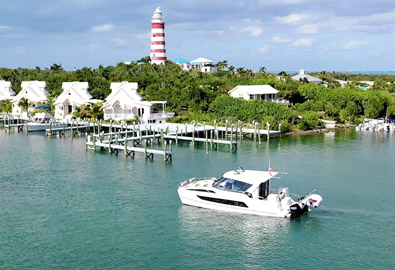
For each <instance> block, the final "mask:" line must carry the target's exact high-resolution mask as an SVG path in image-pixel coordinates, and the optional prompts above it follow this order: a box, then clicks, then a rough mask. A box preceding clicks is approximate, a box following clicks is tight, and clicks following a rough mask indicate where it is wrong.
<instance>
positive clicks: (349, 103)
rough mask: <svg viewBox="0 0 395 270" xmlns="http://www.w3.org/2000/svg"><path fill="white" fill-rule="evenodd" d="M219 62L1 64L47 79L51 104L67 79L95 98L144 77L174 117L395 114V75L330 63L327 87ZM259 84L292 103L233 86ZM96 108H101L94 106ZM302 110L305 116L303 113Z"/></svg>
mask: <svg viewBox="0 0 395 270" xmlns="http://www.w3.org/2000/svg"><path fill="white" fill-rule="evenodd" d="M140 62H144V63H145V64H141V63H140ZM218 68H219V71H218V72H217V73H212V74H208V73H201V72H196V71H190V72H186V71H183V70H182V69H181V68H180V67H179V66H178V65H176V64H174V63H172V62H171V61H166V64H165V65H151V64H150V63H149V57H144V58H142V59H140V60H138V61H136V62H131V63H130V64H124V63H119V64H117V65H116V66H107V67H104V66H102V65H100V66H99V67H98V68H96V69H94V68H89V67H84V68H81V69H78V70H75V71H66V70H64V69H63V67H62V65H61V64H53V65H52V66H51V67H50V68H49V69H48V68H45V69H41V68H39V67H36V68H35V69H23V68H18V69H7V68H0V79H2V80H6V81H10V82H11V84H12V89H13V90H14V91H15V92H17V93H18V92H19V91H20V89H21V82H22V81H31V80H39V81H46V82H47V90H48V92H49V93H50V94H51V95H52V97H51V100H49V101H48V102H47V103H48V105H50V106H53V101H54V100H55V98H56V97H57V96H58V95H59V94H60V93H61V92H62V83H63V82H71V81H81V82H88V83H89V92H90V93H91V94H92V95H93V97H94V98H95V99H101V100H105V98H106V97H107V96H108V95H109V94H110V93H111V89H110V84H111V82H122V81H129V82H137V83H138V85H139V90H138V91H139V93H140V94H141V95H142V96H143V97H144V98H145V99H146V100H166V101H167V109H168V111H173V112H175V113H176V118H175V119H174V120H173V121H174V122H189V121H191V120H196V121H207V122H211V121H214V120H225V119H227V120H231V121H233V122H236V121H237V120H242V121H244V122H251V121H258V122H260V123H262V125H263V126H265V125H266V122H269V123H270V128H271V129H278V128H279V123H281V129H282V131H289V130H292V129H294V128H295V127H299V128H300V129H303V130H305V129H311V128H316V127H320V123H321V122H320V121H318V118H319V117H320V118H326V119H333V120H337V121H341V122H344V121H348V122H354V123H358V122H359V121H360V119H362V118H363V117H371V118H376V117H385V116H388V117H395V115H394V114H395V109H394V108H395V96H394V94H391V93H393V92H395V84H394V81H395V76H389V75H355V74H345V73H330V72H325V71H323V72H320V73H318V74H314V75H315V76H317V77H320V78H321V79H323V80H325V82H326V83H327V85H328V87H324V86H322V85H314V84H310V83H306V82H305V81H304V82H295V81H292V80H291V76H290V75H288V74H287V73H286V72H281V73H279V74H278V75H277V76H275V75H273V74H269V73H266V68H264V67H262V68H261V70H260V72H257V73H254V72H252V71H251V70H250V69H245V68H243V67H240V68H235V67H234V66H229V65H228V62H227V61H226V60H223V61H221V62H219V63H218ZM338 79H341V80H344V79H347V80H348V82H349V83H348V85H347V87H346V88H339V87H340V84H339V82H338V81H336V80H338ZM358 80H371V81H375V84H374V86H373V88H374V89H373V90H368V91H363V90H361V89H359V88H358V87H359V86H361V85H363V83H359V82H357V81H358ZM260 84H268V85H271V86H273V87H274V88H275V89H277V90H279V91H280V92H279V93H278V95H277V96H278V98H279V99H285V100H288V101H289V102H290V105H288V106H286V105H279V104H276V103H271V102H264V101H261V100H256V101H244V100H240V99H234V98H231V97H229V96H228V94H227V93H228V91H229V90H231V89H232V88H234V87H235V86H236V85H260ZM3 103H4V102H3ZM5 104H7V103H5ZM92 109H94V110H95V111H94V112H92V111H91V110H92ZM2 110H3V111H6V110H7V108H6V105H3V106H2ZM80 113H82V114H84V115H85V116H86V117H92V118H101V117H102V116H101V115H102V112H100V111H99V110H98V108H96V107H94V108H85V109H84V110H82V111H81V112H80ZM298 115H300V116H302V118H298V117H297V116H298Z"/></svg>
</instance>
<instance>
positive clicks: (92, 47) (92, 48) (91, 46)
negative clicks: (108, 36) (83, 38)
mask: <svg viewBox="0 0 395 270" xmlns="http://www.w3.org/2000/svg"><path fill="white" fill-rule="evenodd" d="M97 48H99V44H95V43H92V44H89V49H91V50H95V49H97Z"/></svg>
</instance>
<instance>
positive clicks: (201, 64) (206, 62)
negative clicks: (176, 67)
mask: <svg viewBox="0 0 395 270" xmlns="http://www.w3.org/2000/svg"><path fill="white" fill-rule="evenodd" d="M190 64H191V70H197V71H200V72H208V73H212V72H217V67H216V66H215V65H214V62H213V61H212V60H210V59H207V58H203V57H200V58H197V59H195V60H192V61H191V62H190Z"/></svg>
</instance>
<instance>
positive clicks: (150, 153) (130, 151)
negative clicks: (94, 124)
mask: <svg viewBox="0 0 395 270" xmlns="http://www.w3.org/2000/svg"><path fill="white" fill-rule="evenodd" d="M92 138H93V140H92ZM97 147H100V148H101V149H107V150H108V152H109V153H110V154H118V152H119V151H124V152H125V156H126V157H132V158H134V157H135V153H136V152H138V153H144V157H145V158H146V159H150V160H153V159H154V155H161V156H163V160H164V161H172V156H173V153H172V151H171V150H170V151H168V150H167V146H166V143H165V147H164V150H163V151H161V150H156V149H149V148H147V144H145V147H144V148H141V147H131V146H128V143H127V140H124V144H123V145H122V144H115V143H110V141H108V142H100V141H96V138H95V137H91V136H89V137H88V140H87V142H86V149H90V150H94V151H96V148H97ZM170 148H171V146H170Z"/></svg>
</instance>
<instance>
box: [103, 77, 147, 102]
mask: <svg viewBox="0 0 395 270" xmlns="http://www.w3.org/2000/svg"><path fill="white" fill-rule="evenodd" d="M110 87H111V94H110V95H109V96H108V97H107V98H106V102H105V103H104V104H103V107H104V108H105V107H108V106H112V105H113V104H114V103H115V102H117V101H120V102H121V103H123V104H134V103H136V102H139V101H142V100H143V98H142V96H141V95H140V94H139V93H137V87H138V84H137V83H135V82H133V83H129V82H121V83H111V86H110Z"/></svg>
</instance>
